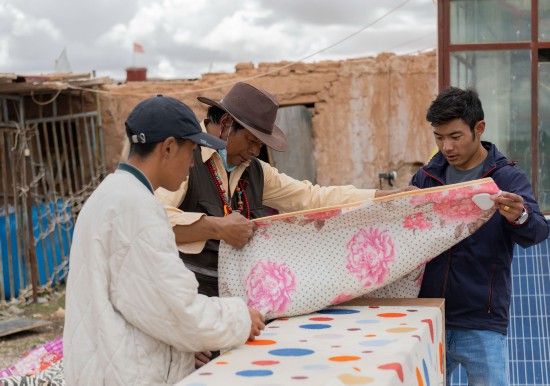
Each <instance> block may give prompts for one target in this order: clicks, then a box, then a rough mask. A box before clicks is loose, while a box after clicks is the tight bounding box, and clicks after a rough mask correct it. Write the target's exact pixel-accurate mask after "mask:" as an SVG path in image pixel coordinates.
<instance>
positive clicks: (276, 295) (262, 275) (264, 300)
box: [245, 260, 296, 313]
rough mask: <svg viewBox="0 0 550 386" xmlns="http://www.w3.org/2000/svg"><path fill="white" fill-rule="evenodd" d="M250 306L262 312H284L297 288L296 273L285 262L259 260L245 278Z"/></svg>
mask: <svg viewBox="0 0 550 386" xmlns="http://www.w3.org/2000/svg"><path fill="white" fill-rule="evenodd" d="M245 283H246V296H247V297H248V302H247V303H248V306H249V307H252V308H256V309H257V310H259V311H260V312H262V313H270V312H274V313H283V312H284V311H285V310H286V308H287V307H288V305H289V304H290V301H291V298H290V294H291V292H294V291H295V289H296V278H295V276H294V273H293V272H292V271H291V270H290V268H288V267H287V265H286V264H285V263H281V264H277V263H275V262H271V261H269V260H268V261H266V262H263V261H258V262H257V263H256V265H254V267H253V268H252V270H251V271H250V273H249V274H248V276H247V277H246V279H245Z"/></svg>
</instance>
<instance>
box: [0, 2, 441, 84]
mask: <svg viewBox="0 0 550 386" xmlns="http://www.w3.org/2000/svg"><path fill="white" fill-rule="evenodd" d="M402 2H403V1H402V0H369V1H365V0H346V1H334V0H316V1H306V0H304V1H295V0H277V1H268V0H234V1H231V2H228V1H222V0H150V1H145V0H138V1H136V0H115V1H113V0H96V1H93V2H91V1H80V0H0V72H15V73H23V74H26V73H33V74H35V73H50V72H53V71H54V63H55V59H56V58H57V57H58V56H59V54H60V53H61V51H62V50H63V48H66V49H67V53H68V58H69V61H70V64H71V67H72V70H73V71H75V72H86V71H91V70H96V73H97V75H98V76H104V75H108V76H111V77H114V78H115V79H124V68H126V67H128V66H131V65H133V64H135V65H138V66H145V67H147V68H148V74H149V75H150V76H152V77H161V78H194V77H198V76H200V74H201V73H204V72H207V71H209V70H212V71H233V70H234V66H235V64H237V63H239V62H254V63H258V62H265V61H280V60H288V61H294V60H299V59H301V58H303V57H305V56H308V55H310V54H312V53H314V52H316V51H319V50H322V49H324V48H326V47H328V46H329V45H331V44H333V43H335V42H337V41H339V40H341V39H343V38H344V37H346V36H349V35H350V34H353V33H354V32H356V31H358V30H359V29H360V28H363V27H365V26H367V25H368V24H369V23H372V22H373V21H374V20H376V19H377V18H379V17H380V16H382V15H383V14H385V13H387V12H388V11H389V10H390V9H392V8H394V7H396V6H397V5H399V4H401V3H402ZM133 42H139V43H140V44H142V45H143V47H144V48H145V53H143V54H139V53H136V54H134V53H133V52H132V44H133ZM435 44H436V5H435V3H434V1H433V0H411V1H409V2H408V3H407V4H405V5H404V6H403V7H401V8H400V9H399V10H397V11H396V12H394V13H392V14H391V15H389V16H388V17H386V18H385V19H384V20H382V21H380V22H379V23H376V24H375V25H373V26H372V27H371V28H368V29H366V30H365V31H362V32H361V33H360V34H358V35H356V36H354V37H353V38H350V39H349V40H347V41H345V42H343V43H342V44H340V45H338V46H336V47H333V48H331V49H330V50H327V51H325V52H322V53H320V54H319V55H316V56H314V57H312V58H311V59H309V60H308V61H320V60H340V59H345V58H356V57H363V56H373V55H376V54H378V53H380V52H384V51H394V52H397V53H412V52H414V51H415V50H421V49H427V48H435Z"/></svg>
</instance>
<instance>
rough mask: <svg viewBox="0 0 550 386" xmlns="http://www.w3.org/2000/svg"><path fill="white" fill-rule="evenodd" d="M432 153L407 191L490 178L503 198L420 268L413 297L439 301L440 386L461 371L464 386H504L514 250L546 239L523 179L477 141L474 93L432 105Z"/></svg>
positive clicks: (481, 126)
mask: <svg viewBox="0 0 550 386" xmlns="http://www.w3.org/2000/svg"><path fill="white" fill-rule="evenodd" d="M426 119H427V120H428V122H430V123H431V125H432V128H433V134H434V137H435V141H436V143H437V146H438V148H439V152H438V153H437V154H436V155H435V156H434V157H433V158H432V159H431V160H430V162H429V163H428V165H426V166H424V167H423V168H421V169H419V170H418V171H417V173H416V174H415V175H414V177H413V178H412V181H411V185H415V186H417V187H419V188H429V187H434V186H441V185H447V184H453V183H459V182H463V181H470V180H475V179H479V178H484V177H491V178H492V179H493V180H494V181H495V183H496V184H497V185H498V187H499V188H500V189H501V190H502V194H501V195H499V196H496V195H495V196H493V197H492V199H493V200H494V202H495V205H496V207H497V209H498V213H495V214H494V215H493V217H492V218H491V219H490V220H489V221H488V222H487V223H486V224H485V225H483V226H482V227H481V228H480V229H479V230H478V231H477V232H476V233H474V234H473V235H472V236H470V237H468V238H466V239H464V240H463V241H462V242H460V243H459V244H457V245H455V246H454V247H452V248H450V249H448V250H447V251H445V252H443V253H442V254H440V255H439V256H437V257H436V258H435V259H433V260H432V261H430V262H429V263H428V264H426V269H425V272H424V278H423V281H422V287H421V290H420V297H424V298H439V297H444V298H445V319H446V320H445V322H446V323H445V324H446V343H447V353H446V355H447V384H448V385H450V384H451V383H450V380H451V375H452V372H453V370H454V369H455V368H456V367H457V366H458V365H459V364H461V365H462V366H463V367H464V369H465V370H466V373H467V375H468V385H469V386H475V385H483V386H490V385H494V386H502V385H508V363H507V349H506V332H507V328H508V320H509V308H510V292H511V273H510V271H511V264H512V257H513V251H514V246H515V244H516V243H517V244H519V245H520V246H521V247H523V248H526V247H529V246H532V245H534V244H537V243H540V242H542V241H544V240H545V239H546V238H547V237H548V223H547V222H546V220H545V219H544V216H543V215H542V214H541V212H540V209H539V206H538V204H537V202H536V201H535V197H534V194H533V189H532V188H531V184H530V183H529V180H528V178H527V176H526V174H525V172H524V171H522V170H521V169H519V168H518V167H516V166H515V162H510V161H509V160H508V159H507V158H506V157H505V156H504V155H503V154H502V153H500V152H499V151H498V149H497V148H496V146H495V145H493V144H491V143H489V142H484V141H481V135H482V134H483V132H484V130H485V121H484V120H483V119H484V113H483V108H482V106H481V101H480V100H479V97H478V94H477V93H476V91H475V90H472V89H467V90H462V89H459V88H455V87H449V88H447V89H445V90H443V91H442V92H441V93H440V94H439V95H438V96H437V98H436V99H435V100H434V101H433V102H432V104H431V105H430V108H429V109H428V113H427V115H426Z"/></svg>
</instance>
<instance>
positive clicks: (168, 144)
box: [160, 137, 178, 157]
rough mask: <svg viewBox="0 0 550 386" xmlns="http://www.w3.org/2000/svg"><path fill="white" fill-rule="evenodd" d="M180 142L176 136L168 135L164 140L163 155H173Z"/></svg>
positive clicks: (162, 145) (161, 148)
mask: <svg viewBox="0 0 550 386" xmlns="http://www.w3.org/2000/svg"><path fill="white" fill-rule="evenodd" d="M177 146H178V142H177V141H176V139H175V138H174V137H168V138H166V139H165V140H164V141H162V143H161V146H160V150H161V154H162V156H163V157H172V155H174V154H175V153H176V150H177Z"/></svg>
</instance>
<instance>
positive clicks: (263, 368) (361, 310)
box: [178, 306, 443, 386]
mask: <svg viewBox="0 0 550 386" xmlns="http://www.w3.org/2000/svg"><path fill="white" fill-rule="evenodd" d="M365 320H370V321H376V323H364V321H365ZM320 322H322V323H320ZM268 326H270V327H277V328H276V329H271V331H277V332H276V333H275V334H274V333H270V336H269V338H267V339H266V338H264V337H263V334H262V335H260V336H259V337H258V338H257V339H256V340H255V341H253V342H247V344H244V345H242V346H240V347H238V348H236V349H234V350H231V351H229V352H226V353H225V354H222V355H221V356H220V357H218V358H216V359H215V360H214V361H212V362H211V363H209V364H207V365H206V366H204V367H202V368H201V369H199V370H197V371H195V372H194V373H192V374H191V375H189V376H188V377H187V378H185V379H184V380H183V381H182V382H180V383H178V385H180V386H215V385H243V386H246V385H270V386H279V385H280V386H285V385H294V384H296V385H306V384H307V385H322V384H323V385H324V384H330V385H369V386H382V385H383V386H390V385H391V386H399V385H407V386H417V385H418V386H420V385H422V386H424V385H439V384H442V383H443V367H442V365H441V363H442V360H443V358H442V357H441V356H442V354H443V352H442V349H441V347H443V342H442V339H441V337H442V331H443V326H442V316H441V311H440V309H439V308H438V307H411V306H406V307H405V306H380V307H368V306H353V307H343V306H334V307H330V308H328V309H324V310H321V311H319V312H315V313H311V314H308V315H302V316H295V317H292V318H284V319H277V320H274V321H272V322H271V323H269V324H268ZM312 326H313V327H312ZM319 326H323V328H319ZM266 330H267V329H266ZM335 343H336V344H335ZM220 364H223V365H220Z"/></svg>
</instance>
